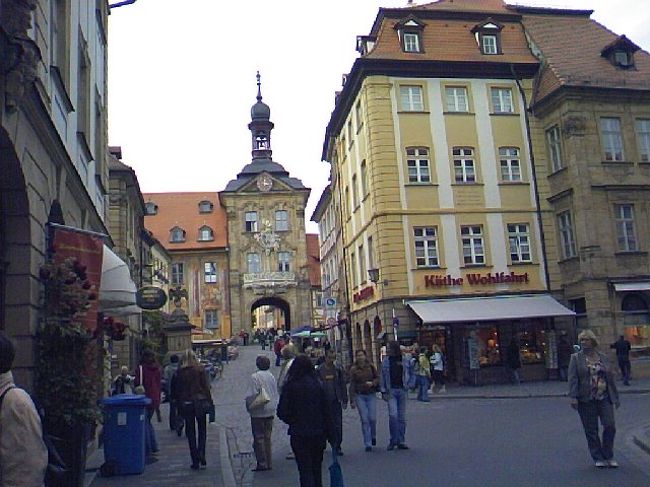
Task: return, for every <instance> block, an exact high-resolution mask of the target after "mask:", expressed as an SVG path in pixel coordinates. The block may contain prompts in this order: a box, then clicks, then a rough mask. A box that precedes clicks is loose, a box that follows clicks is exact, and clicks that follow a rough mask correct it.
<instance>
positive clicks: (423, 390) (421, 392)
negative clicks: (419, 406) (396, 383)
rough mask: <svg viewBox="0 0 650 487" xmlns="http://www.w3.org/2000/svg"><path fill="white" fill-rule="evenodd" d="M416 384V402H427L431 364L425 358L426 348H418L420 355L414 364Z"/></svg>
mask: <svg viewBox="0 0 650 487" xmlns="http://www.w3.org/2000/svg"><path fill="white" fill-rule="evenodd" d="M415 375H416V384H417V389H418V396H417V400H418V401H421V402H429V401H430V399H429V383H430V381H431V363H430V362H429V359H428V358H427V347H420V353H419V354H418V355H417V357H416V362H415Z"/></svg>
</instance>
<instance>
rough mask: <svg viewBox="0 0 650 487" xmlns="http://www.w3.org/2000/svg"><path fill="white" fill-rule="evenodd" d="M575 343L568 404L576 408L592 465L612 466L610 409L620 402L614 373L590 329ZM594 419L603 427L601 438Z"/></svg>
mask: <svg viewBox="0 0 650 487" xmlns="http://www.w3.org/2000/svg"><path fill="white" fill-rule="evenodd" d="M578 342H579V343H580V346H581V347H582V350H581V351H579V352H577V353H574V354H573V355H572V356H571V362H570V363H569V397H570V398H571V407H572V408H574V409H577V410H578V414H579V415H580V420H581V421H582V426H583V428H584V430H585V436H586V438H587V446H588V447H589V453H590V454H591V458H593V460H594V463H595V465H596V467H598V468H603V467H611V468H616V467H618V462H617V461H616V460H614V436H615V435H616V423H615V420H614V408H617V409H618V407H619V405H620V401H619V398H618V390H617V389H616V383H615V381H614V375H613V373H612V370H611V368H610V365H609V361H608V360H607V356H606V355H605V354H604V353H601V352H600V351H599V350H598V340H597V339H596V336H595V335H594V333H593V332H592V331H591V330H584V331H583V332H581V333H580V334H579V335H578ZM598 420H600V424H601V425H602V427H603V436H602V440H601V438H600V435H599V433H598Z"/></svg>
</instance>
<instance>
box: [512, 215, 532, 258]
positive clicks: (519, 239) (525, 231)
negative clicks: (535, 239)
mask: <svg viewBox="0 0 650 487" xmlns="http://www.w3.org/2000/svg"><path fill="white" fill-rule="evenodd" d="M507 228H508V244H509V248H510V261H511V262H512V263H513V264H518V263H521V262H532V253H531V250H530V227H529V226H528V224H527V223H508V226H507Z"/></svg>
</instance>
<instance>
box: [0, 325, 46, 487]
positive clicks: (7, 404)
mask: <svg viewBox="0 0 650 487" xmlns="http://www.w3.org/2000/svg"><path fill="white" fill-rule="evenodd" d="M15 355H16V350H15V348H14V345H13V343H12V342H11V340H9V338H8V337H7V336H6V335H5V334H4V333H3V332H1V331H0V485H2V486H3V487H18V486H20V487H41V486H42V485H43V481H44V478H45V471H46V469H47V463H48V452H47V448H46V446H45V443H44V442H43V429H42V425H41V419H40V417H39V415H38V412H37V411H36V407H35V406H34V403H33V402H32V399H31V398H30V397H29V394H27V393H26V392H25V391H24V390H22V389H20V388H18V387H16V385H15V384H14V379H13V375H12V374H11V366H12V364H13V361H14V357H15Z"/></svg>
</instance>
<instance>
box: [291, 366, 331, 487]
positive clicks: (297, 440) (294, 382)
mask: <svg viewBox="0 0 650 487" xmlns="http://www.w3.org/2000/svg"><path fill="white" fill-rule="evenodd" d="M278 418H280V419H281V420H282V421H284V422H285V423H287V424H288V425H289V436H290V438H291V449H292V450H293V453H294V455H295V457H296V463H297V464H298V473H299V475H300V487H322V485H323V478H322V465H323V451H324V450H325V443H326V441H327V440H328V439H330V438H332V434H331V433H332V431H333V425H332V418H331V413H330V409H329V407H328V404H327V399H326V397H325V391H324V390H323V387H322V386H321V384H320V381H319V380H318V377H317V375H316V371H315V370H314V367H313V366H312V363H311V360H310V359H309V357H307V356H306V355H299V356H298V357H296V358H295V359H294V361H293V364H292V365H291V369H290V370H289V376H288V378H287V382H286V383H285V384H284V386H283V387H282V393H281V395H280V403H279V405H278Z"/></svg>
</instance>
